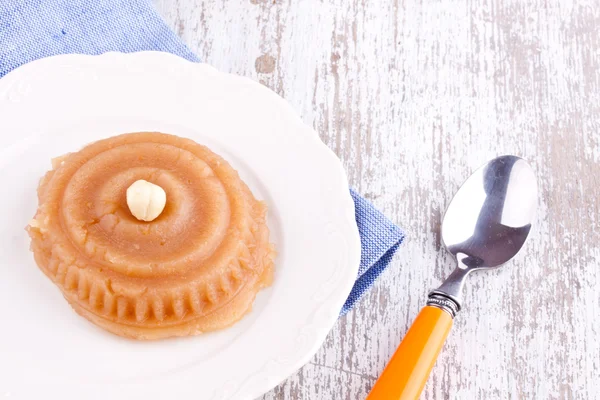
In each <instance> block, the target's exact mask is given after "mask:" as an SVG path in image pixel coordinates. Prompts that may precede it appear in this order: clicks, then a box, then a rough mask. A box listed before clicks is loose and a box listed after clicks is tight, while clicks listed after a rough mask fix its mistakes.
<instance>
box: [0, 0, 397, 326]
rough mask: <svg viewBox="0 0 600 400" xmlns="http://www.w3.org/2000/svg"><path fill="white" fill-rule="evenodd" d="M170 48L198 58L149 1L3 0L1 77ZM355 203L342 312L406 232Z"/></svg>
mask: <svg viewBox="0 0 600 400" xmlns="http://www.w3.org/2000/svg"><path fill="white" fill-rule="evenodd" d="M143 50H155V51H165V52H169V53H173V54H176V55H178V56H181V57H183V58H185V59H188V60H190V61H199V60H198V57H197V56H196V55H195V54H194V53H192V52H191V51H190V49H188V48H187V47H186V46H185V44H184V43H183V42H182V41H181V40H180V39H179V37H177V35H176V34H175V33H174V32H173V31H171V30H170V29H169V27H168V26H167V25H166V24H165V22H164V21H163V20H162V19H161V17H160V16H159V15H158V14H157V12H156V10H155V9H154V8H153V7H152V4H151V3H150V0H0V78H1V77H3V76H4V75H6V74H7V73H8V72H10V71H11V70H13V69H15V68H17V67H19V66H20V65H23V64H26V63H28V62H30V61H33V60H37V59H38V58H43V57H48V56H53V55H57V54H66V53H81V54H101V53H104V52H107V51H121V52H125V53H128V52H136V51H143ZM351 194H352V198H353V199H354V202H355V204H356V222H357V224H358V229H359V231H360V237H361V243H362V257H361V262H360V269H359V273H358V277H357V279H356V284H355V285H354V288H353V289H352V292H351V293H350V296H349V297H348V300H347V301H346V304H344V307H343V309H342V314H345V313H346V312H347V311H348V310H350V309H351V308H352V306H354V304H355V303H356V301H357V300H358V299H359V298H360V296H361V295H362V294H363V293H364V292H365V291H366V290H367V289H368V288H369V287H371V285H372V284H373V282H374V281H375V279H376V278H377V276H379V274H380V273H381V272H382V271H383V270H384V269H385V268H386V267H387V266H388V264H389V262H390V260H391V259H392V256H393V255H394V253H395V251H396V249H397V248H398V246H399V245H400V243H402V240H403V239H404V234H403V232H402V230H401V229H400V228H398V227H397V226H396V225H394V224H393V223H391V222H390V221H389V220H388V219H387V218H385V217H384V216H383V215H382V214H381V213H380V212H379V211H377V210H376V209H375V208H374V207H373V206H372V205H371V204H370V203H369V202H368V201H366V200H365V199H364V198H362V197H360V196H359V195H358V194H357V193H356V192H354V191H351Z"/></svg>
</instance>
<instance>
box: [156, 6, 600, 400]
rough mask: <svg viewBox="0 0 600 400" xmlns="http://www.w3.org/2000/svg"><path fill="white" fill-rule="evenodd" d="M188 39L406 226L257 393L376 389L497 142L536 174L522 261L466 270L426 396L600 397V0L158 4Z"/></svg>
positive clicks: (342, 394)
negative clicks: (319, 336)
mask: <svg viewBox="0 0 600 400" xmlns="http://www.w3.org/2000/svg"><path fill="white" fill-rule="evenodd" d="M154 2H155V4H156V5H157V7H158V9H159V12H160V13H161V14H162V15H163V16H164V17H165V18H166V20H167V21H168V23H169V24H170V25H171V26H172V27H173V28H174V29H175V31H176V32H178V33H179V34H180V35H181V36H182V37H183V39H184V40H185V41H186V42H187V43H188V44H189V46H190V47H191V48H192V49H193V50H194V51H196V52H197V53H198V54H199V55H200V57H201V58H202V59H203V60H204V61H206V62H207V63H209V64H212V65H214V66H216V67H217V68H219V69H221V70H223V71H229V72H234V73H236V74H240V75H245V76H248V77H251V78H253V79H255V80H257V81H260V82H261V83H263V84H264V85H266V86H268V87H270V88H272V89H273V90H274V91H276V92H277V93H279V94H280V95H281V96H283V97H285V98H286V99H287V100H288V101H289V102H290V103H291V104H292V105H293V106H294V107H295V109H296V110H297V111H298V113H299V114H300V115H301V116H302V118H303V119H304V121H306V123H307V124H309V125H312V126H313V127H314V128H315V129H316V130H317V132H319V134H320V135H321V138H322V139H323V141H324V142H325V143H327V144H328V145H329V146H330V147H331V148H332V149H333V150H334V151H335V152H336V153H337V154H338V156H339V157H340V158H341V159H342V161H343V163H344V165H345V166H346V169H347V171H348V176H349V179H350V182H351V185H352V186H353V187H354V188H356V189H357V190H358V191H359V192H361V193H363V194H364V195H365V196H366V197H367V198H369V199H370V200H371V201H373V202H374V203H375V204H376V205H377V206H378V207H379V208H380V209H381V210H383V211H384V212H385V214H386V215H388V216H389V217H390V218H391V219H392V220H393V221H394V222H396V223H398V224H399V225H401V226H403V227H404V228H405V229H406V231H407V232H408V234H409V239H408V240H407V241H406V243H405V244H404V245H403V247H402V249H401V250H400V251H399V253H398V255H397V256H396V258H395V260H394V262H393V263H392V265H391V266H390V268H389V269H388V270H387V271H386V272H385V273H384V274H383V275H382V276H381V278H380V279H379V280H378V282H377V283H376V285H375V287H374V288H373V289H372V290H371V291H370V292H369V293H368V294H367V295H366V296H365V297H364V299H363V300H362V301H361V302H360V304H359V305H358V306H357V307H356V309H355V310H354V311H352V312H350V313H349V314H348V315H347V316H346V317H344V318H341V319H340V320H339V322H338V323H337V325H336V326H335V327H334V328H333V330H332V331H331V334H330V335H329V337H328V338H327V341H326V342H325V344H324V345H323V347H322V348H321V350H320V351H319V352H318V353H317V355H316V356H315V357H314V358H313V359H312V361H311V362H310V363H309V364H307V365H306V366H305V367H304V368H302V369H301V370H300V371H299V372H298V373H297V374H296V375H294V376H292V377H290V378H289V379H288V380H287V381H286V382H284V383H282V384H281V385H280V386H279V387H277V388H276V389H275V390H273V391H272V392H270V393H268V394H266V395H265V396H264V397H263V399H265V400H266V399H269V400H272V399H311V400H312V399H336V400H337V399H340V400H343V399H349V400H354V399H362V398H364V397H365V396H366V394H367V393H368V391H369V389H370V388H371V386H372V385H373V383H374V382H375V379H376V377H377V376H378V374H379V373H380V372H381V371H382V369H383V367H384V365H385V363H386V361H387V360H388V358H389V357H390V355H391V354H392V352H393V351H394V349H395V348H396V346H397V345H398V343H399V342H400V340H401V338H402V337H403V335H404V333H405V332H406V330H407V329H408V326H409V324H410V323H411V322H412V320H413V318H414V317H415V316H416V314H417V312H418V311H419V309H420V308H421V307H422V306H423V305H424V303H425V300H426V296H427V292H428V290H429V289H431V288H433V287H435V286H436V285H438V284H439V283H440V282H441V281H442V279H443V278H444V277H445V276H447V275H448V274H449V273H450V271H451V269H452V267H453V266H452V260H451V259H450V257H448V255H447V254H445V253H444V252H443V251H442V249H441V248H440V235H439V225H440V219H441V216H442V214H443V211H444V209H445V207H446V205H447V203H448V201H449V200H450V198H451V197H452V195H453V193H454V192H455V191H456V189H457V188H458V187H459V185H460V184H461V183H462V181H463V179H465V178H466V177H467V176H468V175H469V174H470V172H471V171H473V169H474V168H476V167H478V166H479V165H480V164H483V163H484V162H486V161H487V160H488V159H490V158H493V157H494V156H496V155H501V154H506V153H512V154H517V155H521V156H523V157H525V158H527V159H528V160H529V161H530V162H531V163H532V164H533V165H534V167H535V169H536V170H537V173H538V176H539V186H540V193H541V196H540V202H539V218H538V224H537V227H536V230H535V232H534V235H533V238H532V240H531V241H530V242H529V243H528V245H527V246H526V249H525V251H524V252H523V253H522V254H521V255H520V256H519V257H518V258H517V259H516V260H515V261H514V262H512V263H510V264H509V265H507V266H506V267H504V268H502V269H501V270H498V271H493V272H490V273H487V274H483V273H482V274H476V275H474V276H472V277H471V279H470V282H469V285H468V288H467V290H466V293H465V308H464V310H463V311H461V312H460V314H459V315H458V316H457V318H456V320H455V327H454V330H453V332H452V333H451V335H450V337H449V339H448V341H447V343H446V346H445V349H444V351H443V354H442V355H441V357H440V358H439V360H438V363H437V364H436V366H435V368H434V370H433V373H432V376H431V378H430V380H429V382H428V384H427V387H426V389H425V392H424V395H423V396H422V397H423V398H424V399H486V400H487V399H521V398H523V399H575V398H576V399H594V398H600V384H599V382H600V294H599V293H600V265H599V264H600V223H599V221H600V218H599V217H600V200H599V198H600V166H599V164H598V163H599V162H600V3H599V2H598V1H597V0H596V1H584V0H580V1H576V2H570V1H564V0H544V1H542V0H528V1H522V0H487V1H471V0H455V1H450V0H442V1H418V0H415V1H413V0H403V1H401V0H369V1H364V0H363V1H359V0H322V1H317V0H296V1H293V0H288V1H285V2H284V1H280V0H229V1H224V0H154Z"/></svg>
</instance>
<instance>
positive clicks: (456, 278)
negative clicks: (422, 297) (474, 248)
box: [427, 261, 471, 318]
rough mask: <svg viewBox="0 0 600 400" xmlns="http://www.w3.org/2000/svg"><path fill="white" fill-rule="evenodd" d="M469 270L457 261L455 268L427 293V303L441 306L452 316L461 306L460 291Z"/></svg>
mask: <svg viewBox="0 0 600 400" xmlns="http://www.w3.org/2000/svg"><path fill="white" fill-rule="evenodd" d="M470 272H471V270H470V269H469V268H468V267H466V266H465V265H464V264H462V263H461V262H460V261H458V266H457V268H456V269H455V270H454V271H453V272H452V273H451V274H450V276H448V278H447V279H446V280H445V281H444V283H442V285H441V286H440V287H438V288H437V289H435V290H432V291H431V292H430V293H429V299H428V301H427V304H428V305H433V306H437V307H439V308H442V309H443V310H445V311H447V312H449V313H450V315H452V317H453V318H454V316H456V314H457V313H458V312H459V311H460V309H461V308H462V304H461V303H462V292H463V288H464V286H465V281H466V279H467V276H468V275H469V273H470Z"/></svg>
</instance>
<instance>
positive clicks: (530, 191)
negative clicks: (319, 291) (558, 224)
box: [367, 156, 537, 400]
mask: <svg viewBox="0 0 600 400" xmlns="http://www.w3.org/2000/svg"><path fill="white" fill-rule="evenodd" d="M536 205H537V183H536V178H535V174H534V172H533V170H532V169H531V167H530V166H529V164H527V162H526V161H525V160H523V159H521V158H519V157H516V156H502V157H498V158H495V159H493V160H491V161H490V162H488V163H487V164H486V165H484V166H483V167H481V168H479V169H478V170H477V171H475V172H474V173H473V175H471V177H469V179H467V180H466V182H465V183H464V184H463V186H462V187H461V188H460V189H459V190H458V192H457V193H456V195H455V196H454V198H453V199H452V201H451V202H450V205H449V206H448V209H447V210H446V214H445V215H444V221H443V222H442V240H443V242H444V245H445V246H446V248H447V249H448V251H450V253H452V255H454V257H455V258H456V262H457V267H456V269H455V270H454V272H452V273H451V274H450V276H449V277H448V279H446V281H444V283H443V284H442V286H440V287H439V288H437V289H436V290H433V291H432V292H430V293H429V298H428V300H427V306H426V307H424V308H423V309H422V310H421V312H420V313H419V315H418V316H417V318H416V319H415V321H414V322H413V325H412V326H411V328H410V329H409V331H408V333H407V334H406V336H405V337H404V339H403V340H402V343H400V346H399V347H398V349H397V350H396V353H395V354H394V355H393V357H392V359H391V360H390V361H389V363H388V364H387V366H386V367H385V370H384V371H383V373H382V374H381V376H380V377H379V379H378V380H377V382H376V383H375V386H374V387H373V389H372V390H371V393H370V394H369V396H368V397H367V400H382V399H385V400H400V399H401V400H408V399H410V400H413V399H417V398H418V397H419V395H420V394H421V391H422V390H423V387H424V386H425V383H426V382H427V378H428V376H429V373H430V372H431V369H432V368H433V365H434V364H435V360H436V358H437V356H438V354H439V352H440V350H441V348H442V346H443V345H444V341H445V340H446V337H447V336H448V333H449V332H450V328H451V327H452V320H453V318H454V317H455V316H456V314H457V313H458V312H459V311H460V309H461V307H462V295H461V293H462V291H463V286H464V283H465V280H466V278H467V276H468V275H469V274H470V273H471V272H473V271H477V270H488V269H491V268H495V267H499V266H501V265H502V264H504V263H506V262H507V261H509V260H510V259H511V258H513V257H514V256H515V255H516V254H517V253H518V252H519V250H521V248H522V247H523V244H525V241H526V239H527V236H528V235H529V232H530V231H531V225H532V223H533V220H534V217H535V212H536Z"/></svg>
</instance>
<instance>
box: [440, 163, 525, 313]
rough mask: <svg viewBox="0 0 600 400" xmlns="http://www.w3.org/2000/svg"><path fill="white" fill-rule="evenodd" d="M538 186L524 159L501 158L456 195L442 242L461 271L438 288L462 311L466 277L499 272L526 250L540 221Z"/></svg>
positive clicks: (455, 272) (449, 211)
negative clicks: (537, 219)
mask: <svg viewBox="0 0 600 400" xmlns="http://www.w3.org/2000/svg"><path fill="white" fill-rule="evenodd" d="M536 206H537V183H536V178H535V174H534V172H533V169H531V167H530V166H529V164H528V163H527V162H526V161H525V160H523V159H522V158H519V157H516V156H502V157H498V158H495V159H493V160H491V161H490V162H488V163H487V164H486V165H484V166H483V167H481V168H479V169H478V170H476V171H475V172H474V173H473V175H471V177H469V179H467V181H466V182H465V183H464V184H463V186H462V187H461V188H460V189H459V191H458V192H457V193H456V195H455V196H454V198H453V199H452V201H451V202H450V205H449V206H448V209H447V210H446V214H445V215H444V220H443V222H442V241H443V243H444V245H445V246H446V248H447V249H448V251H450V253H452V254H453V255H454V256H455V257H456V261H457V264H458V266H457V268H456V270H455V271H454V272H453V273H452V274H451V275H450V276H449V277H448V279H446V281H445V282H444V283H443V284H442V286H440V287H439V288H438V289H436V290H434V291H432V292H431V294H437V295H442V296H446V297H448V298H450V299H452V300H453V301H455V302H456V303H457V306H458V307H457V311H458V310H460V306H461V297H462V296H461V293H462V288H463V286H464V282H465V278H466V277H467V275H468V274H469V273H471V272H472V271H475V270H479V269H488V268H496V267H499V266H501V265H502V264H504V263H506V262H507V261H509V260H511V259H512V258H513V257H514V256H516V255H517V253H518V252H519V251H520V250H521V248H522V247H523V245H524V244H525V241H526V240H527V237H528V236H529V232H530V230H531V225H532V223H533V220H534V218H535V213H536V208H537V207H536Z"/></svg>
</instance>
